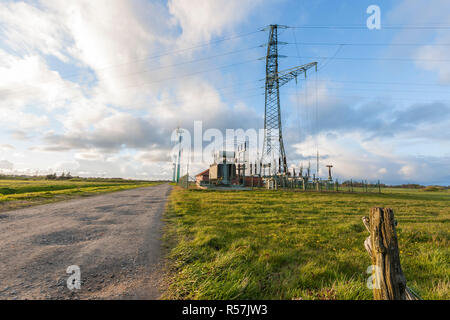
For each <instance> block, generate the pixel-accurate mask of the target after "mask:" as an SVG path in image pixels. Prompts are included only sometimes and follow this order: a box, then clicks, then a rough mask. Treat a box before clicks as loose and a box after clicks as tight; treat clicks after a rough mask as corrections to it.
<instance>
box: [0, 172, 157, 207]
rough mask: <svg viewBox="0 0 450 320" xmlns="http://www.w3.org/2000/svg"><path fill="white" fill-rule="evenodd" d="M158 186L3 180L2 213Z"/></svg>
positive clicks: (0, 190) (0, 185)
mask: <svg viewBox="0 0 450 320" xmlns="http://www.w3.org/2000/svg"><path fill="white" fill-rule="evenodd" d="M157 183H158V182H144V181H131V180H123V181H120V180H118V181H107V180H101V179H98V180H95V179H93V180H89V179H74V180H43V179H42V180H31V179H30V180H17V179H14V180H0V211H6V210H11V209H17V208H21V207H26V206H30V205H36V204H43V203H49V202H55V201H60V200H67V199H72V198H75V197H79V196H89V195H93V194H98V193H105V192H113V191H120V190H126V189H133V188H138V187H147V186H152V185H155V184H157Z"/></svg>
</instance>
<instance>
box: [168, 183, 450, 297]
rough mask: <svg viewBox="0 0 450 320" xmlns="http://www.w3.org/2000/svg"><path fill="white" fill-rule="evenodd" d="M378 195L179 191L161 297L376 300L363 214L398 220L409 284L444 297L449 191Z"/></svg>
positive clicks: (448, 290) (449, 284)
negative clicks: (376, 210)
mask: <svg viewBox="0 0 450 320" xmlns="http://www.w3.org/2000/svg"><path fill="white" fill-rule="evenodd" d="M384 192H385V193H384V194H377V193H371V194H347V193H340V194H335V193H313V192H308V193H302V192H291V191H268V190H257V191H240V192H233V191H207V190H185V189H181V188H176V189H175V190H174V192H173V193H172V194H171V196H170V201H169V204H168V210H167V212H166V216H165V220H166V232H165V241H166V245H167V246H168V250H169V251H168V259H169V261H170V264H169V266H170V272H169V274H170V277H169V281H168V282H169V286H168V290H167V292H166V294H165V298H167V299H373V294H372V291H371V290H369V289H368V288H367V286H366V282H367V278H368V277H369V275H368V274H366V273H365V271H366V270H367V268H368V267H369V265H370V264H371V261H370V258H369V256H368V254H367V252H366V251H365V249H364V246H363V241H364V239H365V238H366V237H367V236H368V232H367V231H366V229H365V228H364V226H363V224H362V221H361V218H362V216H364V215H368V213H369V209H370V208H371V207H373V206H381V207H391V208H393V209H394V214H395V217H396V219H397V220H398V227H397V233H398V240H399V247H400V251H401V254H400V256H401V263H402V268H403V271H404V273H405V276H406V279H407V282H408V286H410V287H412V288H413V289H415V291H417V292H418V293H419V294H420V295H421V296H422V297H423V298H424V299H450V279H449V276H450V268H449V262H450V254H449V218H450V208H449V204H450V194H449V193H448V191H440V192H421V191H418V190H407V189H385V190H384Z"/></svg>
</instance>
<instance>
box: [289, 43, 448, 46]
mask: <svg viewBox="0 0 450 320" xmlns="http://www.w3.org/2000/svg"><path fill="white" fill-rule="evenodd" d="M286 44H295V45H299V44H300V45H305V46H405V47H409V46H411V47H412V46H431V47H439V46H442V47H447V46H450V43H433V44H429V43H349V42H347V43H345V42H344V43H339V42H288V43H286Z"/></svg>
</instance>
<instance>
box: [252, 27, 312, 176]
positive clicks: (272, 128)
mask: <svg viewBox="0 0 450 320" xmlns="http://www.w3.org/2000/svg"><path fill="white" fill-rule="evenodd" d="M279 28H287V27H286V26H280V25H276V24H274V25H270V26H269V27H267V28H266V30H269V41H268V43H267V55H266V82H265V108H264V143H263V150H262V153H261V160H260V163H261V165H262V166H263V167H264V168H267V167H268V166H270V167H271V168H272V170H273V171H272V172H273V173H287V172H288V166H287V160H286V152H285V149H284V143H283V132H282V126H281V108H280V87H281V86H282V85H284V84H286V83H288V82H289V81H291V80H292V79H296V78H297V76H298V75H299V74H301V73H304V74H305V77H306V71H307V70H308V69H310V68H312V67H314V66H315V67H316V71H317V62H311V63H308V64H305V65H302V66H298V67H294V68H291V69H287V70H283V71H278V57H279V56H278V44H283V43H279V42H278V29H279ZM261 169H262V168H260V170H261Z"/></svg>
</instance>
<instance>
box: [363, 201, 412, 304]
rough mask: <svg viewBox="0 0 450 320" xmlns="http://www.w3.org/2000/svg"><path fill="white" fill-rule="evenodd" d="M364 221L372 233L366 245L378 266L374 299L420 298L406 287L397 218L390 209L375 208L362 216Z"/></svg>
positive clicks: (375, 264)
mask: <svg viewBox="0 0 450 320" xmlns="http://www.w3.org/2000/svg"><path fill="white" fill-rule="evenodd" d="M363 223H364V225H365V226H366V228H367V230H368V231H369V233H370V236H369V237H368V238H367V239H366V240H365V241H364V247H365V248H366V250H367V252H368V253H369V255H370V257H371V258H372V265H374V266H375V270H374V271H375V274H376V285H375V286H374V289H373V295H374V299H375V300H417V299H419V297H418V296H417V294H415V293H414V292H413V291H412V290H411V289H409V288H407V286H406V279H405V276H404V275H403V271H402V267H401V265H400V254H399V250H398V241H397V233H396V231H395V226H396V224H397V223H396V221H395V220H394V212H393V210H392V209H390V208H378V207H374V208H372V209H370V216H369V217H363Z"/></svg>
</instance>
